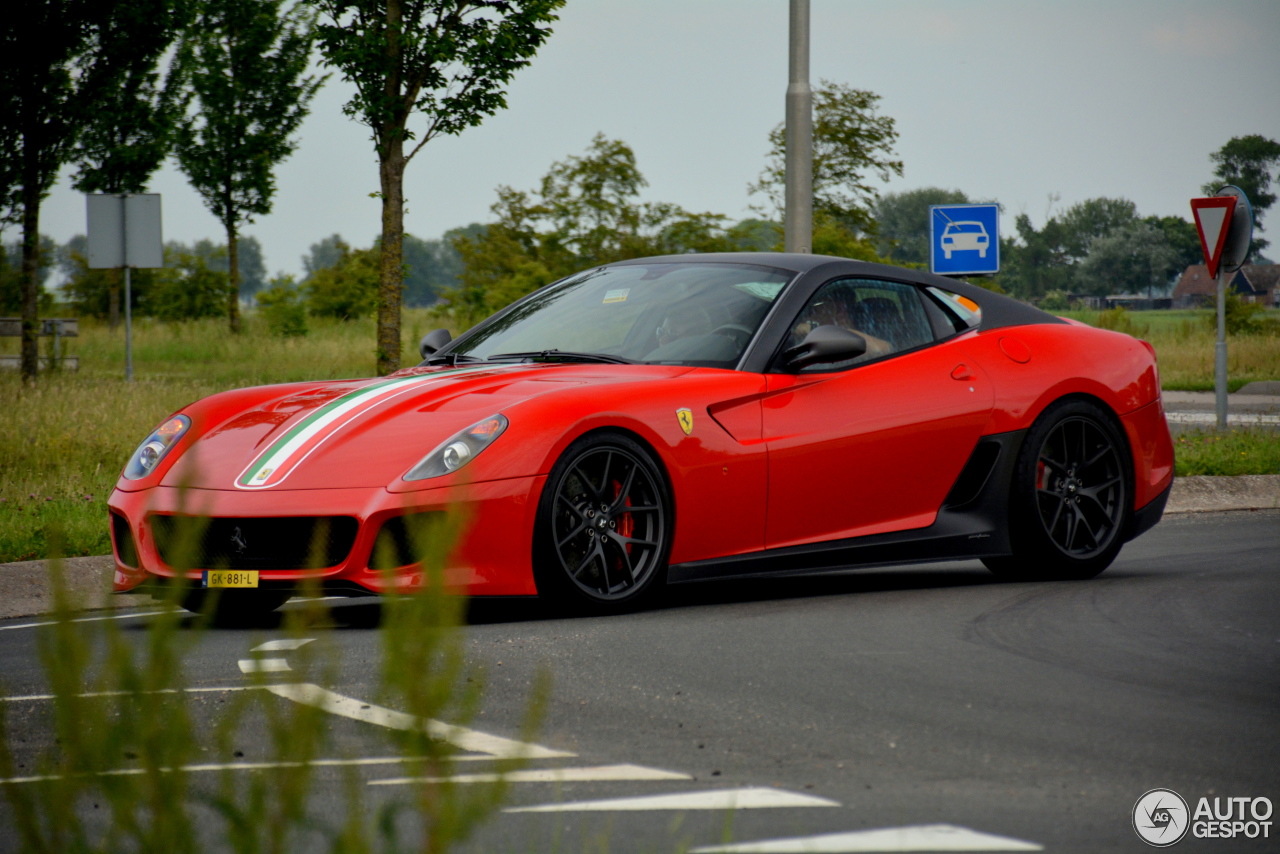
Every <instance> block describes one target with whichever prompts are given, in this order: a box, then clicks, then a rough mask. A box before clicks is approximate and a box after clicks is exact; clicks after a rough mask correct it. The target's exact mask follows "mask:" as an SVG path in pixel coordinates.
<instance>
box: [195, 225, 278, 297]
mask: <svg viewBox="0 0 1280 854" xmlns="http://www.w3.org/2000/svg"><path fill="white" fill-rule="evenodd" d="M191 248H192V251H194V252H195V253H196V254H197V255H202V256H204V257H206V258H207V259H208V261H209V268H210V269H212V270H221V271H222V272H224V273H227V274H228V275H230V273H231V270H230V266H231V265H230V263H229V258H228V256H229V254H230V252H229V249H228V247H227V246H226V245H225V244H221V243H214V242H213V241H212V240H207V239H202V240H197V241H196V242H195V245H194V246H192V247H191ZM236 256H237V258H238V259H239V268H240V269H239V279H240V289H239V290H240V298H241V299H248V298H249V297H251V296H253V295H254V294H256V293H257V292H258V291H259V290H261V289H262V287H263V285H265V284H266V282H267V266H266V263H265V262H264V261H263V258H262V244H261V243H259V242H258V238H256V237H253V236H239V237H237V238H236Z"/></svg>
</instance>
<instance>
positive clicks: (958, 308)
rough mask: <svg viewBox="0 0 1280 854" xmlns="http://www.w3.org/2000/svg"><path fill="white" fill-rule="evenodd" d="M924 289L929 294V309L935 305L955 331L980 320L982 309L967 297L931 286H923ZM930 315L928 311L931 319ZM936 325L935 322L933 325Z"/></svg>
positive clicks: (970, 326)
mask: <svg viewBox="0 0 1280 854" xmlns="http://www.w3.org/2000/svg"><path fill="white" fill-rule="evenodd" d="M925 291H926V292H927V293H928V295H929V299H928V302H929V303H930V306H929V307H930V309H933V308H935V307H936V308H937V310H938V312H939V313H941V314H942V315H944V316H945V317H946V320H947V322H948V323H949V324H950V325H951V327H952V328H953V330H954V331H955V332H964V331H965V330H967V329H972V328H973V327H975V326H977V325H978V324H979V323H981V322H982V309H981V308H979V307H978V304H977V303H976V302H974V301H973V300H971V299H969V298H968V297H964V296H960V294H956V293H952V292H951V291H948V290H943V289H942V288H935V287H933V286H930V287H927V288H925ZM932 316H933V312H932V311H930V318H931V319H932ZM937 325H938V324H937V323H936V322H935V327H937ZM948 334H950V333H948ZM938 337H939V338H944V337H946V336H945V335H939V336H938Z"/></svg>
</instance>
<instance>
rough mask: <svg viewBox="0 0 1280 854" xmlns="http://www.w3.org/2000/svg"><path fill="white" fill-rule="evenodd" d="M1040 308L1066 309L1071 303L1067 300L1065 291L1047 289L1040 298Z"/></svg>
mask: <svg viewBox="0 0 1280 854" xmlns="http://www.w3.org/2000/svg"><path fill="white" fill-rule="evenodd" d="M1040 308H1042V309H1044V310H1045V311H1066V310H1067V309H1069V308H1071V303H1070V302H1069V301H1068V300H1067V292H1066V291H1049V292H1048V293H1047V294H1045V295H1044V299H1042V300H1040Z"/></svg>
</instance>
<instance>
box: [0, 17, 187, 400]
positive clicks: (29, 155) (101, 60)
mask: <svg viewBox="0 0 1280 854" xmlns="http://www.w3.org/2000/svg"><path fill="white" fill-rule="evenodd" d="M171 12H172V9H171V7H170V4H169V2H168V0H127V1H126V0H26V1H25V2H22V3H17V4H13V5H12V7H11V8H8V9H6V10H5V14H4V16H3V18H2V19H0V57H3V60H0V203H2V204H3V205H4V208H5V214H6V216H5V218H6V219H10V220H12V219H13V218H14V217H15V216H16V214H17V212H18V211H19V210H20V218H21V223H22V247H23V248H22V271H21V281H22V345H21V346H22V376H23V378H24V379H25V380H27V381H28V382H31V381H34V380H35V378H36V368H37V358H38V350H37V346H36V345H37V340H36V333H37V331H38V330H37V320H38V314H39V299H40V284H39V273H38V268H39V255H40V204H41V202H42V201H43V199H44V198H45V196H47V195H48V193H49V190H50V188H51V187H52V186H53V182H54V180H55V179H56V178H57V176H58V172H59V170H60V169H61V168H62V167H63V166H64V165H65V164H67V163H68V162H70V161H71V160H73V159H74V157H75V152H76V142H77V137H78V136H79V134H80V133H81V132H82V130H83V129H84V128H85V127H87V126H88V125H89V124H90V123H91V121H92V117H93V115H94V113H95V111H96V110H98V109H100V107H101V105H102V103H103V100H104V97H105V96H106V94H107V93H110V92H111V91H113V90H114V88H115V87H116V86H117V84H118V82H119V80H120V78H121V77H122V76H123V75H125V74H126V72H127V69H128V68H130V67H136V66H137V65H138V64H145V63H143V62H142V59H143V58H144V57H153V56H158V55H159V54H161V53H162V52H163V51H164V50H165V48H166V47H167V46H168V45H169V44H170V42H171V41H172V38H173V32H172V29H171V22H172V20H173V16H172V15H171Z"/></svg>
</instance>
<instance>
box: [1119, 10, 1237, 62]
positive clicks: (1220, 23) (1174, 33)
mask: <svg viewBox="0 0 1280 854" xmlns="http://www.w3.org/2000/svg"><path fill="white" fill-rule="evenodd" d="M1142 35H1143V40H1144V41H1146V42H1147V43H1149V44H1152V45H1154V46H1155V47H1156V48H1158V49H1160V50H1161V51H1163V52H1165V53H1181V54H1184V55H1187V56H1197V57H1209V56H1219V57H1225V56H1227V55H1229V54H1230V52H1231V51H1232V50H1233V49H1236V48H1239V47H1242V46H1244V45H1245V44H1250V45H1252V44H1253V43H1255V42H1256V41H1257V38H1258V33H1257V31H1256V30H1254V29H1251V28H1250V27H1249V26H1247V25H1246V24H1245V22H1243V21H1239V20H1236V19H1233V18H1228V17H1226V16H1214V17H1211V18H1210V17H1204V16H1199V15H1194V16H1193V15H1188V16H1186V17H1184V18H1183V19H1182V20H1180V21H1172V22H1168V23H1162V24H1156V25H1155V26H1153V27H1151V28H1149V29H1148V30H1146V32H1144V33H1143V34H1142Z"/></svg>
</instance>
